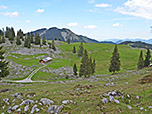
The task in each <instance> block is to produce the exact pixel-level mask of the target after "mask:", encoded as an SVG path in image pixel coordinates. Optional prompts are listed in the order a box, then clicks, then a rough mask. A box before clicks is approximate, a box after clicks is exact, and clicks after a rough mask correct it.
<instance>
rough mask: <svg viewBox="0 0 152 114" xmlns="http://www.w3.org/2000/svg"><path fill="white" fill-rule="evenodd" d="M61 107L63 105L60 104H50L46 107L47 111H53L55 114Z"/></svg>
mask: <svg viewBox="0 0 152 114" xmlns="http://www.w3.org/2000/svg"><path fill="white" fill-rule="evenodd" d="M62 108H63V105H61V106H59V107H58V106H57V105H51V106H50V107H49V108H48V113H51V114H52V113H55V114H59V113H60V112H61V109H62Z"/></svg>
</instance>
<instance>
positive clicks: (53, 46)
mask: <svg viewBox="0 0 152 114" xmlns="http://www.w3.org/2000/svg"><path fill="white" fill-rule="evenodd" d="M51 47H52V49H53V50H54V51H56V47H55V42H54V40H52V46H51Z"/></svg>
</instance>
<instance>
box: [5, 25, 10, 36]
mask: <svg viewBox="0 0 152 114" xmlns="http://www.w3.org/2000/svg"><path fill="white" fill-rule="evenodd" d="M9 30H10V28H9V27H6V31H5V38H8V36H9Z"/></svg>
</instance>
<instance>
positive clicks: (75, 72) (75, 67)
mask: <svg viewBox="0 0 152 114" xmlns="http://www.w3.org/2000/svg"><path fill="white" fill-rule="evenodd" d="M73 72H74V75H77V65H76V64H74V66H73Z"/></svg>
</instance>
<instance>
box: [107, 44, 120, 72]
mask: <svg viewBox="0 0 152 114" xmlns="http://www.w3.org/2000/svg"><path fill="white" fill-rule="evenodd" d="M119 59H120V56H119V53H118V48H117V45H115V48H114V51H113V53H112V58H111V61H110V67H109V72H113V73H115V72H116V71H117V72H118V71H120V60H119Z"/></svg>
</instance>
